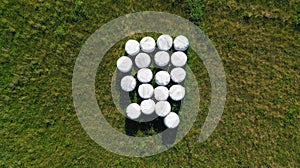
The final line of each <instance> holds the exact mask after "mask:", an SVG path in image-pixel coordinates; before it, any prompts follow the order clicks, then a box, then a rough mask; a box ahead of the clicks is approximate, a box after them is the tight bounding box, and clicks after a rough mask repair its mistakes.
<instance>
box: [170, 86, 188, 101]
mask: <svg viewBox="0 0 300 168" xmlns="http://www.w3.org/2000/svg"><path fill="white" fill-rule="evenodd" d="M169 91H170V97H171V99H173V100H175V101H179V100H182V99H183V98H184V96H185V88H184V87H183V86H181V85H173V86H171V88H170V90H169Z"/></svg>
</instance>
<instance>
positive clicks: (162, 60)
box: [154, 51, 170, 67]
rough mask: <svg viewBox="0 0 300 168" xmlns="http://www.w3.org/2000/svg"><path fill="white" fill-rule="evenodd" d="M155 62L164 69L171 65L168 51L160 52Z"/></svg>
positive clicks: (156, 55)
mask: <svg viewBox="0 0 300 168" xmlns="http://www.w3.org/2000/svg"><path fill="white" fill-rule="evenodd" d="M154 62H155V64H156V65H158V66H159V67H164V66H166V65H168V64H169V62H170V55H169V53H167V52H166V51H158V52H157V53H156V54H155V55H154Z"/></svg>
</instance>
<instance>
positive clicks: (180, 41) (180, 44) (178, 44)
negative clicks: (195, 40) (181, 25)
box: [174, 35, 189, 51]
mask: <svg viewBox="0 0 300 168" xmlns="http://www.w3.org/2000/svg"><path fill="white" fill-rule="evenodd" d="M188 47H189V40H188V39H187V38H186V37H185V36H183V35H180V36H177V37H176V38H175V39H174V49H175V50H178V51H185V50H187V49H188Z"/></svg>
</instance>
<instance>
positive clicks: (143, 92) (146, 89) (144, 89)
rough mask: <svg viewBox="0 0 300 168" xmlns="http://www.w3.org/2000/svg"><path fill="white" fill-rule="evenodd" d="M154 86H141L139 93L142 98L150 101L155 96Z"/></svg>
mask: <svg viewBox="0 0 300 168" xmlns="http://www.w3.org/2000/svg"><path fill="white" fill-rule="evenodd" d="M153 92H154V89H153V86H152V85H150V84H141V85H140V86H139V88H138V93H139V95H140V97H141V98H143V99H149V98H151V97H152V96H153Z"/></svg>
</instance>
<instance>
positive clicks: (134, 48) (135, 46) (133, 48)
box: [125, 40, 140, 56]
mask: <svg viewBox="0 0 300 168" xmlns="http://www.w3.org/2000/svg"><path fill="white" fill-rule="evenodd" d="M125 51H126V53H127V54H128V55H130V56H134V55H136V54H138V53H139V52H140V43H139V42H138V41H136V40H128V41H127V42H126V44H125Z"/></svg>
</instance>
